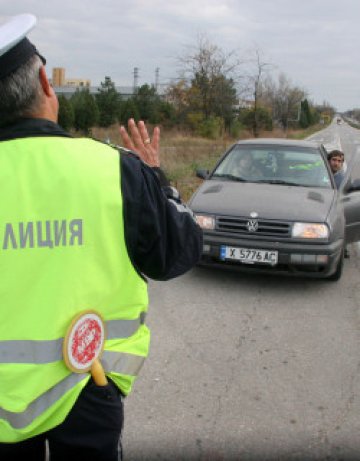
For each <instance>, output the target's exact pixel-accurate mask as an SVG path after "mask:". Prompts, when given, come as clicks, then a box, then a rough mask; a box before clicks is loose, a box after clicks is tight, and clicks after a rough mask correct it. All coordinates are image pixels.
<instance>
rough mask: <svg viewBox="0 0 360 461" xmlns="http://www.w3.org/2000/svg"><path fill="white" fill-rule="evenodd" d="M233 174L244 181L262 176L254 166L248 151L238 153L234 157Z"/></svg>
mask: <svg viewBox="0 0 360 461" xmlns="http://www.w3.org/2000/svg"><path fill="white" fill-rule="evenodd" d="M233 173H234V174H235V175H236V176H239V177H241V178H244V179H253V178H256V177H259V176H262V174H261V172H260V171H259V169H258V168H256V166H255V165H254V159H253V156H252V155H251V153H250V152H249V151H243V152H240V154H238V155H237V156H236V157H235V169H234V171H233Z"/></svg>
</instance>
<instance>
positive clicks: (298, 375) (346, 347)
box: [123, 125, 360, 461]
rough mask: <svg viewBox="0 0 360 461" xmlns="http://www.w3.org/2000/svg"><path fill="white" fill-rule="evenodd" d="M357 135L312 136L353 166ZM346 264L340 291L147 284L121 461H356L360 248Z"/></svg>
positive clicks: (269, 283)
mask: <svg viewBox="0 0 360 461" xmlns="http://www.w3.org/2000/svg"><path fill="white" fill-rule="evenodd" d="M352 130H353V129H351V128H350V127H348V126H346V125H340V126H335V125H332V126H331V127H330V128H329V129H327V130H324V132H320V133H319V135H320V136H323V137H324V139H325V137H326V138H327V139H329V141H328V143H334V142H336V141H338V142H340V144H341V147H342V148H343V149H344V150H345V148H346V149H347V150H348V154H347V152H346V151H345V153H346V154H347V155H348V158H349V157H350V152H351V155H356V153H357V139H359V140H360V134H359V133H360V131H357V130H354V132H353V131H352ZM350 135H351V136H350ZM328 137H329V138H328ZM350 252H351V257H350V259H346V260H345V267H344V274H343V277H342V279H341V280H340V281H339V282H335V283H334V282H328V281H320V280H310V279H297V278H289V277H276V276H264V275H253V274H252V275H246V274H244V273H238V272H229V271H219V270H212V269H205V268H195V269H193V270H192V271H190V272H189V273H187V274H186V275H184V276H182V277H180V278H178V279H175V280H172V281H169V282H164V283H156V282H150V284H149V288H150V299H151V302H150V309H149V316H148V324H149V325H150V327H151V329H152V332H153V339H152V347H151V352H150V356H149V359H148V361H147V362H146V364H145V366H144V368H143V370H142V372H141V375H140V378H139V379H138V381H137V383H136V384H135V389H134V391H133V393H132V395H131V396H129V397H128V398H127V399H126V401H125V429H124V438H123V446H124V454H125V461H135V460H136V461H140V460H152V459H159V460H201V461H205V460H206V461H208V460H209V461H210V460H211V461H212V460H241V461H250V460H251V461H255V460H256V461H275V460H276V461H282V460H299V461H300V460H301V461H307V460H309V461H310V460H311V461H312V460H339V461H340V460H343V461H350V460H351V461H356V460H357V461H358V460H360V437H359V433H360V376H359V374H360V373H359V372H360V360H359V357H360V354H359V352H360V350H359V349H360V342H359V339H360V336H359V327H360V309H359V308H360V292H359V289H358V281H359V269H360V263H359V256H360V247H359V246H358V245H357V244H355V245H353V246H351V247H350Z"/></svg>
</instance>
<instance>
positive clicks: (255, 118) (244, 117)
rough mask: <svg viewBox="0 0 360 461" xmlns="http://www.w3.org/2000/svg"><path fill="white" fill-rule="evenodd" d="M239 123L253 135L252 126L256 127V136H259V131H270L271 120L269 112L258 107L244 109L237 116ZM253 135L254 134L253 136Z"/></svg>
mask: <svg viewBox="0 0 360 461" xmlns="http://www.w3.org/2000/svg"><path fill="white" fill-rule="evenodd" d="M239 120H240V122H241V123H242V124H243V125H244V126H245V127H246V128H247V129H248V130H251V131H252V132H253V133H254V126H256V136H255V137H257V136H258V135H259V132H260V130H267V131H271V130H272V119H271V115H270V114H269V111H268V110H266V109H265V108H264V107H260V106H258V107H257V108H256V111H255V108H252V109H244V110H242V111H241V112H240V115H239ZM254 135H255V134H254Z"/></svg>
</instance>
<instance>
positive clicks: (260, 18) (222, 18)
mask: <svg viewBox="0 0 360 461" xmlns="http://www.w3.org/2000/svg"><path fill="white" fill-rule="evenodd" d="M19 13H32V14H35V16H37V18H38V23H37V26H36V28H35V29H34V30H33V31H32V32H31V33H30V34H29V38H30V40H31V41H32V42H33V43H34V44H35V45H36V46H37V47H38V49H39V51H40V52H41V53H42V54H44V56H45V57H46V58H47V61H48V74H49V75H50V76H51V69H52V68H53V67H65V69H66V77H68V78H89V79H91V83H92V85H99V84H100V82H101V81H103V80H104V77H105V76H110V77H111V79H112V80H113V81H114V82H115V84H116V85H123V86H132V84H133V78H134V68H135V67H138V68H139V76H138V84H139V85H142V84H144V83H149V84H153V83H155V69H156V68H159V83H167V82H169V81H170V80H171V79H174V78H176V77H178V76H179V71H180V69H179V67H178V66H179V64H178V60H177V57H178V56H181V55H184V54H186V52H187V51H188V50H189V46H190V47H191V46H196V44H197V43H198V38H199V36H206V37H207V38H208V39H209V41H210V42H211V43H212V44H214V45H217V46H218V47H219V48H221V49H222V50H223V51H224V52H225V53H229V52H232V51H235V52H236V53H239V56H241V57H244V55H245V54H246V51H247V50H249V49H255V48H257V49H259V50H261V54H262V57H263V60H264V61H266V62H269V63H271V64H272V65H273V69H272V71H271V73H272V75H273V76H274V77H277V75H278V73H279V72H282V73H284V74H285V75H286V76H287V77H288V78H289V79H290V81H291V83H292V84H293V85H296V86H299V87H301V88H303V89H304V90H306V91H307V93H308V95H309V98H310V99H311V100H312V101H313V102H315V103H317V104H321V103H322V102H323V101H326V102H328V103H330V104H331V105H333V106H334V107H336V108H337V110H339V111H345V110H347V109H352V108H354V107H360V59H359V48H360V47H359V42H360V32H359V30H360V26H359V20H360V0H341V1H340V0H338V1H336V0H271V1H270V0H181V1H179V0H127V1H124V0H96V1H95V0H61V1H54V0H47V1H39V0H17V1H13V2H9V1H8V0H6V1H5V0H0V21H1V22H3V21H4V20H6V18H8V17H9V16H11V15H14V14H19Z"/></svg>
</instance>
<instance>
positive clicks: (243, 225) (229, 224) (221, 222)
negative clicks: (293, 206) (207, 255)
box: [216, 217, 291, 237]
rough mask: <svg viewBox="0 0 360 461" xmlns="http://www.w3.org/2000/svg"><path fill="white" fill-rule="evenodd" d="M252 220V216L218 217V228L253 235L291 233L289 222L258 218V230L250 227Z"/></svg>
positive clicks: (284, 234) (220, 230)
mask: <svg viewBox="0 0 360 461" xmlns="http://www.w3.org/2000/svg"><path fill="white" fill-rule="evenodd" d="M252 220H253V219H252V218H229V217H217V220H216V229H217V230H218V231H219V232H231V233H234V234H243V235H253V236H254V237H256V236H268V237H290V235H291V228H290V224H289V223H288V222H283V221H272V220H266V219H256V220H253V221H257V225H258V227H257V230H256V231H250V230H249V229H248V222H249V221H252Z"/></svg>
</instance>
